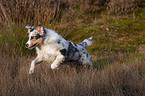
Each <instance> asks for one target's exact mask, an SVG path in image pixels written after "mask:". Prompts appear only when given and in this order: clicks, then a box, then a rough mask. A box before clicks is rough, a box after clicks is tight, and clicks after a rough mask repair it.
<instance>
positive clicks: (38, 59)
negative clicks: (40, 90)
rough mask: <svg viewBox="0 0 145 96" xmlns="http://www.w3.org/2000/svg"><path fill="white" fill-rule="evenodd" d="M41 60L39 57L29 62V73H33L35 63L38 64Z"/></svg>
mask: <svg viewBox="0 0 145 96" xmlns="http://www.w3.org/2000/svg"><path fill="white" fill-rule="evenodd" d="M41 62H42V59H40V58H38V57H37V58H35V59H34V60H33V61H32V62H31V67H30V70H29V74H32V73H34V68H35V65H36V64H39V63H41Z"/></svg>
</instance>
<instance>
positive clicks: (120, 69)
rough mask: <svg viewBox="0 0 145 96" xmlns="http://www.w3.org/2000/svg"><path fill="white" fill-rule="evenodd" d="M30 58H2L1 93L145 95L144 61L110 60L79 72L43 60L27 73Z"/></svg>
mask: <svg viewBox="0 0 145 96" xmlns="http://www.w3.org/2000/svg"><path fill="white" fill-rule="evenodd" d="M118 57H120V59H122V56H118ZM31 60H32V58H30V57H29V56H27V57H21V56H20V57H19V56H11V57H8V56H6V55H5V56H2V57H0V95H1V96H144V95H145V86H144V85H145V74H144V72H145V67H144V64H145V62H142V61H139V60H138V61H136V62H134V63H131V62H128V63H120V62H119V61H116V62H114V63H109V64H108V63H107V64H108V66H105V67H104V68H103V69H99V70H97V69H96V68H95V69H94V70H81V71H80V72H79V73H78V74H76V73H73V72H71V71H69V70H68V68H64V69H61V70H51V69H50V68H48V65H47V64H46V63H42V64H40V65H37V66H36V70H35V73H34V74H32V75H28V70H29V66H30V62H31ZM94 60H95V59H94ZM100 63H101V62H100Z"/></svg>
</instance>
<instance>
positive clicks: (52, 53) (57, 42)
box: [25, 24, 93, 74]
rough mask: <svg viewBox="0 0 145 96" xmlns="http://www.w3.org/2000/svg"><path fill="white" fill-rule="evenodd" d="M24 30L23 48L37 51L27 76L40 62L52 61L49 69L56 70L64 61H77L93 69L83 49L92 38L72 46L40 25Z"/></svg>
mask: <svg viewBox="0 0 145 96" xmlns="http://www.w3.org/2000/svg"><path fill="white" fill-rule="evenodd" d="M25 28H27V29H28V33H29V39H28V41H27V43H26V44H25V47H26V48H28V49H33V48H36V51H37V57H36V58H35V59H34V60H33V61H32V62H31V67H30V70H29V74H32V73H34V68H35V65H36V64H39V63H41V62H42V61H46V62H50V61H52V62H53V63H52V64H51V69H58V68H59V67H60V65H61V64H62V63H63V62H64V61H65V62H66V61H67V62H71V61H77V62H79V63H81V64H82V65H87V66H88V65H89V66H90V67H91V68H93V64H92V60H91V55H89V53H88V52H87V51H86V49H85V48H86V47H89V46H90V45H91V44H92V37H90V38H88V39H85V40H84V41H83V42H81V43H79V44H74V43H73V42H71V41H67V40H65V39H64V38H62V37H61V36H60V35H58V34H57V33H56V32H55V31H53V30H50V29H46V28H45V27H44V26H43V25H42V24H39V25H37V26H36V27H34V26H29V25H27V26H26V27H25Z"/></svg>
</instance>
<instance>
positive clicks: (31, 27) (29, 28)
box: [25, 25, 35, 33]
mask: <svg viewBox="0 0 145 96" xmlns="http://www.w3.org/2000/svg"><path fill="white" fill-rule="evenodd" d="M25 28H27V29H28V33H30V30H31V29H34V28H35V27H34V26H30V25H27V26H25Z"/></svg>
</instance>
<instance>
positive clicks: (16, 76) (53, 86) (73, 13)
mask: <svg viewBox="0 0 145 96" xmlns="http://www.w3.org/2000/svg"><path fill="white" fill-rule="evenodd" d="M144 5H145V2H144V0H0V26H1V29H0V95H1V96H9V95H12V96H20V95H21V96H26V95H28V96H29V95H37V96H39V95H40V96H42V95H46V96H48V95H50V96H53V95H63V96H65V95H66V96H74V95H77V96H80V95H84V96H95V95H96V96H100V95H101V96H102V95H105V96H123V95H125V96H144V95H145V86H144V85H145V66H144V64H145V62H144V61H145V27H144V26H145V7H144ZM40 23H41V24H43V25H44V26H45V27H46V28H49V29H53V30H55V31H56V32H58V33H59V34H60V35H62V36H63V37H64V38H65V39H66V40H70V41H73V42H75V43H79V42H81V41H82V40H84V39H85V38H88V37H91V36H93V37H94V41H93V44H92V46H91V47H90V48H88V49H87V50H88V51H89V53H90V54H91V55H92V60H93V64H94V67H95V68H94V70H84V69H81V70H80V72H78V73H77V74H76V73H73V72H72V71H70V70H69V69H68V68H66V67H65V66H64V68H62V69H61V70H51V69H49V67H48V64H46V63H43V64H41V65H37V66H36V72H35V74H32V75H28V70H29V66H30V63H31V61H32V59H33V58H34V57H35V50H31V51H30V50H28V49H26V48H25V47H24V46H25V43H26V41H27V39H28V37H27V36H28V33H27V30H26V29H25V28H24V27H25V26H26V25H27V24H29V25H30V24H33V25H37V24H40Z"/></svg>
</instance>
